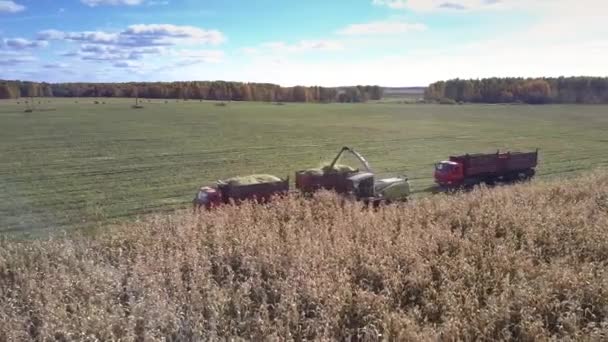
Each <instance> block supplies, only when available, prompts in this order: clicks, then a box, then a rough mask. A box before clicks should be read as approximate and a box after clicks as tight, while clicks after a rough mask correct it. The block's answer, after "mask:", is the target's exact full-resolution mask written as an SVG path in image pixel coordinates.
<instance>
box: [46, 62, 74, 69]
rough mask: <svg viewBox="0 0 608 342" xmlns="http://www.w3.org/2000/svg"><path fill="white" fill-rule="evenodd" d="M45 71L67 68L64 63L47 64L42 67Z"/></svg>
mask: <svg viewBox="0 0 608 342" xmlns="http://www.w3.org/2000/svg"><path fill="white" fill-rule="evenodd" d="M42 67H43V68H45V69H65V68H67V67H69V65H68V64H66V63H48V64H44V65H43V66H42Z"/></svg>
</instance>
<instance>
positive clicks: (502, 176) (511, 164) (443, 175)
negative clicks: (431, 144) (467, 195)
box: [435, 150, 538, 188]
mask: <svg viewBox="0 0 608 342" xmlns="http://www.w3.org/2000/svg"><path fill="white" fill-rule="evenodd" d="M537 164H538V150H536V151H534V152H500V151H498V152H496V153H490V154H465V155H461V156H452V157H450V159H449V160H447V161H442V162H440V163H438V164H437V165H436V166H435V182H436V183H437V184H438V185H439V186H441V187H444V188H462V187H464V188H467V187H472V186H474V185H477V184H481V183H485V184H488V185H493V184H494V183H496V182H515V181H524V180H529V179H531V178H532V177H534V175H535V173H536V171H535V168H536V166H537Z"/></svg>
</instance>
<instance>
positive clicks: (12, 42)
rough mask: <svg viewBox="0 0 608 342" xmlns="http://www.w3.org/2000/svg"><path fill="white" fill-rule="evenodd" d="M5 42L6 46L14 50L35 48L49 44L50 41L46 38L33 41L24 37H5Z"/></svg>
mask: <svg viewBox="0 0 608 342" xmlns="http://www.w3.org/2000/svg"><path fill="white" fill-rule="evenodd" d="M3 42H4V46H5V47H7V48H10V49H14V50H25V49H35V48H40V47H45V46H47V45H48V43H47V42H46V41H44V40H37V41H32V40H27V39H24V38H9V39H4V40H3Z"/></svg>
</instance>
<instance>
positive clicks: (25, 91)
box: [0, 81, 383, 103]
mask: <svg viewBox="0 0 608 342" xmlns="http://www.w3.org/2000/svg"><path fill="white" fill-rule="evenodd" d="M382 92H383V89H382V88H381V87H380V86H369V85H367V86H354V87H340V88H327V87H304V86H295V87H281V86H279V85H276V84H268V83H240V82H224V81H212V82H209V81H205V82H158V83H37V82H27V81H0V99H17V98H20V97H141V98H151V99H184V100H188V99H192V100H219V101H267V102H326V103H327V102H366V101H368V100H379V99H381V98H382V95H383V94H382Z"/></svg>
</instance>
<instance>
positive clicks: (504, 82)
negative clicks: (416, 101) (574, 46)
mask: <svg viewBox="0 0 608 342" xmlns="http://www.w3.org/2000/svg"><path fill="white" fill-rule="evenodd" d="M425 98H426V99H427V100H433V101H446V100H448V101H456V102H478V103H517V102H521V103H530V104H543V103H588V104H598V103H608V77H559V78H486V79H480V80H479V79H478V80H462V79H454V80H449V81H440V82H436V83H433V84H431V85H430V86H429V87H428V88H427V89H426V91H425Z"/></svg>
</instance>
